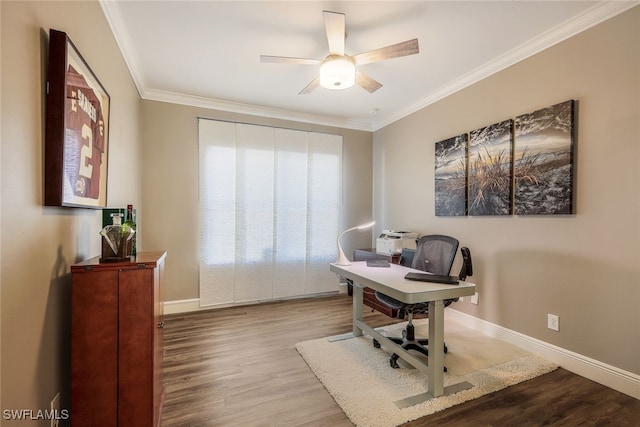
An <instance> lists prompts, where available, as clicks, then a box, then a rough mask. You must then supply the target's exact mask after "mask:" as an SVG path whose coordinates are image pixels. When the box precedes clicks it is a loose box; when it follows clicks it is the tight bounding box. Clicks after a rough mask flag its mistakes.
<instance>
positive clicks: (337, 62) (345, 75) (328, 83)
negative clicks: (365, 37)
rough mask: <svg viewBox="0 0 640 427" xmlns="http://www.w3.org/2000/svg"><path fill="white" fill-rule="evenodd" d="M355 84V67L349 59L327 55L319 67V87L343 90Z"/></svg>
mask: <svg viewBox="0 0 640 427" xmlns="http://www.w3.org/2000/svg"><path fill="white" fill-rule="evenodd" d="M355 82H356V67H355V64H354V63H353V59H351V57H349V56H346V55H343V56H340V55H329V56H328V57H327V58H326V59H325V60H324V62H323V63H322V65H321V66H320V86H322V87H324V88H326V89H331V90H343V89H348V88H350V87H351V86H353V85H354V84H355Z"/></svg>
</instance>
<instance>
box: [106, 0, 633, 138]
mask: <svg viewBox="0 0 640 427" xmlns="http://www.w3.org/2000/svg"><path fill="white" fill-rule="evenodd" d="M99 3H100V6H101V7H102V10H103V12H104V14H105V17H106V19H107V22H108V23H109V26H110V28H111V32H112V33H113V36H114V38H115V40H116V43H117V44H118V47H119V48H120V51H121V52H122V55H123V57H124V61H125V63H126V64H127V67H128V68H129V72H130V73H131V76H132V78H133V81H134V84H135V86H136V88H137V89H138V93H139V94H140V96H141V97H142V98H143V99H147V100H153V101H161V102H169V103H174V104H180V105H188V106H193V107H201V108H208V109H214V110H221V111H228V112H233V113H239V114H248V115H253V116H259V117H269V118H275V119H281V120H291V121H296V122H305V123H310V124H317V125H323V126H333V127H339V128H346V129H354V130H361V131H368V132H375V131H377V130H379V129H381V128H383V127H385V126H388V125H390V124H392V123H394V122H396V121H398V120H400V119H402V118H404V117H406V116H408V115H410V114H412V113H414V112H416V111H419V110H421V109H423V108H425V107H427V106H429V105H431V104H433V103H435V102H437V101H439V100H441V99H444V98H446V97H447V96H450V95H452V94H454V93H456V92H458V91H460V90H462V89H464V88H466V87H469V86H471V85H472V84H474V83H477V82H479V81H481V80H483V79H485V78H487V77H489V76H491V75H493V74H495V73H497V72H499V71H502V70H504V69H505V68H507V67H510V66H511V65H514V64H516V63H518V62H520V61H522V60H524V59H526V58H529V57H530V56H533V55H535V54H536V53H539V52H541V51H543V50H545V49H548V48H549V47H551V46H553V45H555V44H557V43H560V42H562V41H564V40H566V39H568V38H570V37H572V36H574V35H576V34H579V33H581V32H583V31H585V30H587V29H589V28H591V27H593V26H595V25H597V24H599V23H601V22H604V21H606V20H608V19H610V18H613V17H614V16H616V15H619V14H621V13H623V12H625V11H627V10H629V9H631V8H633V7H635V6H638V5H640V1H638V0H635V1H616V0H613V1H604V2H601V3H598V4H596V5H595V6H593V7H592V8H590V9H588V10H586V11H585V12H583V13H581V14H579V15H577V16H575V17H574V18H572V19H570V20H567V21H565V22H563V23H561V24H560V25H557V26H556V27H554V28H552V29H550V30H548V31H546V32H545V33H543V34H541V35H540V36H538V37H536V38H534V39H532V40H530V41H528V42H526V43H524V44H522V45H520V46H517V47H516V48H514V49H512V50H510V51H509V52H506V53H505V54H503V55H501V56H499V57H498V58H495V59H493V60H491V61H489V62H487V63H485V64H483V65H482V66H480V67H478V68H476V69H475V70H472V71H470V72H469V73H466V74H464V75H462V76H460V77H458V78H456V79H455V80H452V81H450V82H449V83H447V84H445V85H444V86H442V87H440V88H439V89H437V90H435V91H433V92H431V93H429V94H427V95H426V96H424V97H423V98H421V99H420V100H419V101H418V102H416V103H414V104H411V105H408V106H406V107H405V108H401V109H399V110H398V111H396V112H394V113H392V114H390V115H386V116H384V117H380V120H379V121H373V122H369V121H358V120H353V119H344V118H339V117H329V116H322V115H317V114H309V113H300V112H296V111H289V110H284V109H277V108H270V107H264V106H259V105H251V104H243V103H238V102H233V101H225V100H220V99H213V98H205V97H197V96H190V95H184V94H178V93H172V92H167V91H160V90H155V89H150V88H148V87H147V85H146V82H145V78H144V74H143V73H142V71H141V67H140V64H139V61H138V59H137V56H136V53H135V49H134V48H133V44H132V42H131V38H130V36H129V33H128V31H127V29H126V26H125V25H124V21H123V18H122V14H121V13H120V9H119V8H118V5H117V2H116V1H113V0H99Z"/></svg>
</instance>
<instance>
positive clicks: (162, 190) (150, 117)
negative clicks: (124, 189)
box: [142, 101, 372, 301]
mask: <svg viewBox="0 0 640 427" xmlns="http://www.w3.org/2000/svg"><path fill="white" fill-rule="evenodd" d="M198 117H205V118H212V119H218V120H227V121H237V122H243V123H253V124H261V125H268V126H277V127H285V128H291V129H300V130H307V131H317V132H325V133H332V134H339V135H342V136H343V147H344V156H343V162H344V211H343V222H344V226H345V227H351V226H353V225H357V224H359V223H362V222H365V221H368V220H370V218H371V205H372V201H371V200H372V199H371V194H372V184H371V176H372V170H371V165H372V151H371V147H372V134H371V132H362V131H354V130H346V129H338V128H329V127H326V126H318V125H311V124H305V123H297V122H287V121H282V120H277V119H269V118H262V117H252V116H246V115H240V114H234V113H227V112H221V111H214V110H208V109H203V108H195V107H186V106H181V105H175V104H168V103H163V102H154V101H144V102H143V128H144V138H143V139H144V141H145V142H144V151H143V157H144V165H143V172H144V173H143V187H144V189H145V191H144V194H143V197H142V199H143V200H142V205H143V208H144V211H145V212H146V214H145V215H146V216H145V217H144V219H143V220H144V239H145V247H146V248H148V249H154V250H155V249H163V250H167V251H168V257H167V267H166V276H165V278H166V281H165V283H166V286H165V289H164V300H165V301H176V300H187V299H194V298H198V294H199V290H198V286H199V285H198V263H199V253H198V244H199V240H198V239H199V236H198V218H199V217H198ZM370 241H371V233H370V232H367V233H365V232H362V233H350V234H349V235H347V236H345V242H343V244H344V247H345V251H348V252H349V253H350V252H351V250H352V249H353V248H355V247H368V246H369V245H370Z"/></svg>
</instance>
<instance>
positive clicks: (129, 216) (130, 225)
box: [122, 205, 137, 256]
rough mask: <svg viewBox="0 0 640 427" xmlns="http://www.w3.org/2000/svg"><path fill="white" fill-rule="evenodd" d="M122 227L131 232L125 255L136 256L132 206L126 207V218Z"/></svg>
mask: <svg viewBox="0 0 640 427" xmlns="http://www.w3.org/2000/svg"><path fill="white" fill-rule="evenodd" d="M122 226H123V227H124V228H125V230H132V231H133V233H132V234H133V237H132V238H131V240H129V241H128V242H127V249H129V250H127V253H128V254H129V255H133V256H136V253H137V250H136V246H137V245H136V214H135V212H134V211H133V205H127V217H126V218H125V222H124V224H122Z"/></svg>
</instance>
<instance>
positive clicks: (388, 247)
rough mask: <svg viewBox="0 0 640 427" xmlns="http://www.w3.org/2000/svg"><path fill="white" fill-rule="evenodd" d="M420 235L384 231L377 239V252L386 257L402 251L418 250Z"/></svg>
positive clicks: (407, 232) (409, 232) (408, 232)
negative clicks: (417, 244) (417, 243)
mask: <svg viewBox="0 0 640 427" xmlns="http://www.w3.org/2000/svg"><path fill="white" fill-rule="evenodd" d="M417 239H418V233H413V232H411V231H396V230H383V231H382V234H381V235H380V237H378V238H377V239H376V252H378V253H380V254H385V255H394V254H399V253H400V252H402V249H416V240H417Z"/></svg>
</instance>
